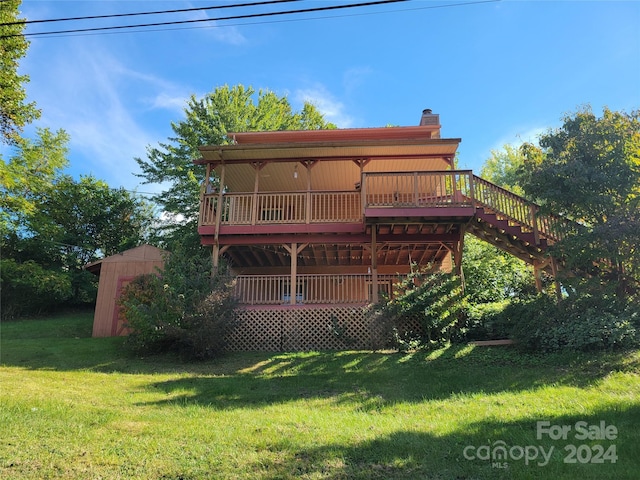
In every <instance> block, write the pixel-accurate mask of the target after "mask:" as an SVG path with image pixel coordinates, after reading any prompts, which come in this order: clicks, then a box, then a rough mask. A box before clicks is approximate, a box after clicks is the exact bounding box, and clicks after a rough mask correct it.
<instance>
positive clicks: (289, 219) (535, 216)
mask: <svg viewBox="0 0 640 480" xmlns="http://www.w3.org/2000/svg"><path fill="white" fill-rule="evenodd" d="M360 185H361V189H360V190H356V191H305V192H258V193H225V194H224V195H222V197H221V198H222V201H221V208H220V219H219V221H220V224H221V225H271V224H304V223H340V222H343V223H353V222H360V221H361V220H362V219H363V215H364V212H365V210H366V209H367V208H386V207H399V208H433V207H438V208H447V207H449V208H452V207H475V208H483V209H486V210H489V211H491V212H493V213H496V214H498V215H499V216H502V217H504V218H506V219H507V220H508V221H510V222H512V223H513V224H517V225H518V226H520V227H521V228H522V229H523V231H528V232H533V233H534V234H535V236H536V238H546V239H547V240H549V241H552V242H556V241H559V240H562V239H563V238H565V237H566V236H567V234H569V233H570V232H572V231H573V230H575V225H574V224H573V223H571V222H569V221H567V220H566V219H564V218H562V217H559V216H555V215H549V214H541V213H540V211H539V207H538V206H537V205H535V204H533V203H531V202H528V201H527V200H525V199H524V198H522V197H520V196H518V195H516V194H514V193H511V192H509V191H508V190H505V189H504V188H501V187H498V186H497V185H494V184H492V183H491V182H488V181H486V180H484V179H482V178H480V177H477V176H475V175H473V174H472V172H471V171H468V170H451V171H440V172H366V173H363V174H362V179H361V182H360ZM219 198H220V197H218V195H217V194H203V196H202V201H201V208H200V225H215V224H216V210H217V209H216V204H217V201H218V199H219Z"/></svg>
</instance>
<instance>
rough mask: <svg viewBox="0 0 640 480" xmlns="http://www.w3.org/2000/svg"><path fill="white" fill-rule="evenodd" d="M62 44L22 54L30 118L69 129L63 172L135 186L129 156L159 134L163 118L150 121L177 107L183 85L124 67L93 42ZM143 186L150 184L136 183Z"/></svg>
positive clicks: (183, 94)
mask: <svg viewBox="0 0 640 480" xmlns="http://www.w3.org/2000/svg"><path fill="white" fill-rule="evenodd" d="M69 45H71V47H70V48H65V49H59V50H55V49H44V48H43V49H40V48H38V47H39V46H38V45H35V48H32V51H31V52H30V55H29V57H27V60H26V62H25V67H26V70H27V71H28V73H29V75H30V76H31V83H30V84H29V85H28V88H29V92H30V93H31V97H32V98H33V99H34V100H35V101H36V102H37V104H38V107H39V108H41V109H42V115H43V116H42V120H41V121H40V122H38V124H39V125H40V126H47V127H50V128H52V129H58V128H63V129H64V130H66V131H67V132H68V133H69V134H70V136H71V141H70V145H69V147H70V154H69V158H70V160H71V167H70V169H69V170H70V173H71V174H73V175H79V174H85V175H86V174H93V175H95V176H96V177H98V178H101V179H103V180H106V181H107V182H108V183H109V184H110V185H113V186H121V185H122V186H124V187H126V188H130V189H133V188H136V187H137V186H138V185H139V184H140V181H141V179H140V178H138V177H136V176H135V175H134V172H138V170H139V169H138V165H137V163H136V162H135V160H134V158H135V157H145V155H146V146H147V145H149V144H155V143H157V142H158V141H161V140H163V139H164V138H166V133H167V130H168V128H169V121H168V120H167V121H166V123H165V124H164V125H163V127H156V125H158V124H160V123H162V122H161V120H163V119H164V118H165V116H166V117H168V118H171V117H173V118H175V112H180V113H182V112H183V107H184V102H185V101H186V99H187V98H188V94H187V90H186V88H185V87H183V86H180V85H176V84H174V83H172V82H168V81H166V80H163V79H161V78H157V77H155V76H153V75H149V74H144V73H141V72H138V71H135V70H132V69H130V68H128V67H127V66H126V65H125V64H124V63H123V62H122V61H121V60H120V59H119V58H116V56H115V55H114V54H112V53H111V52H110V51H109V50H107V49H106V48H102V47H101V46H100V44H91V42H83V43H81V42H69ZM45 58H46V62H43V60H44V59H45ZM42 65H46V68H39V66H42ZM154 110H155V111H156V112H157V113H153V115H152V114H151V112H152V111H154ZM163 110H164V111H165V113H161V112H162V111H163ZM150 117H154V118H153V120H154V121H152V122H150V121H149V118H150ZM154 128H157V130H158V131H154ZM161 129H164V130H161ZM161 132H162V133H161ZM150 189H153V190H155V189H154V188H153V186H147V185H145V186H143V187H141V188H140V190H145V191H149V190H150Z"/></svg>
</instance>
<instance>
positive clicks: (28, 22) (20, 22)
mask: <svg viewBox="0 0 640 480" xmlns="http://www.w3.org/2000/svg"><path fill="white" fill-rule="evenodd" d="M301 1H302V0H268V1H263V2H253V3H235V4H231V5H215V6H211V7H198V8H181V9H177V10H158V11H155V12H137V13H114V14H111V15H91V16H88V17H66V18H49V19H44V20H17V21H15V22H7V23H0V27H8V26H11V25H31V24H33V23H50V22H67V21H75V20H96V19H100V18H118V17H135V16H140V15H162V14H166V13H183V12H198V11H201V10H222V9H226V8H241V7H254V6H262V5H271V4H274V3H288V2H301Z"/></svg>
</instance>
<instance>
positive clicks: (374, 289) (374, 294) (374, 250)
mask: <svg viewBox="0 0 640 480" xmlns="http://www.w3.org/2000/svg"><path fill="white" fill-rule="evenodd" d="M371 302H372V303H374V304H376V303H378V246H377V245H376V224H375V223H374V224H372V225H371Z"/></svg>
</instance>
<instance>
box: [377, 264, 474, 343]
mask: <svg viewBox="0 0 640 480" xmlns="http://www.w3.org/2000/svg"><path fill="white" fill-rule="evenodd" d="M462 298H463V297H462V289H461V286H460V279H459V278H458V277H456V276H453V275H451V274H448V273H442V272H438V273H430V272H429V270H428V269H425V270H416V271H414V272H412V273H411V274H410V275H408V276H407V277H406V278H404V279H403V280H402V281H401V282H400V283H399V284H397V285H396V288H395V291H394V297H393V298H392V299H391V300H389V301H387V302H382V303H381V304H380V305H378V306H376V307H375V308H373V309H372V312H371V315H373V316H374V318H375V320H376V322H378V324H379V325H381V326H382V328H383V331H384V332H385V333H386V336H387V338H389V341H390V342H391V344H392V346H394V347H395V348H399V349H400V350H403V349H406V348H407V347H409V346H416V345H417V343H420V345H421V346H424V347H431V346H433V345H442V344H443V343H444V342H446V341H448V340H449V339H450V338H451V336H452V334H453V333H454V331H455V329H456V327H457V326H458V324H459V321H460V319H461V314H462V311H463V308H464V302H463V301H462ZM415 321H417V322H418V323H419V324H420V327H421V329H420V330H421V331H420V332H419V335H420V338H419V339H418V338H417V335H418V332H415V331H412V330H410V329H408V328H407V325H411V324H412V323H413V322H415ZM417 340H419V342H417Z"/></svg>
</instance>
